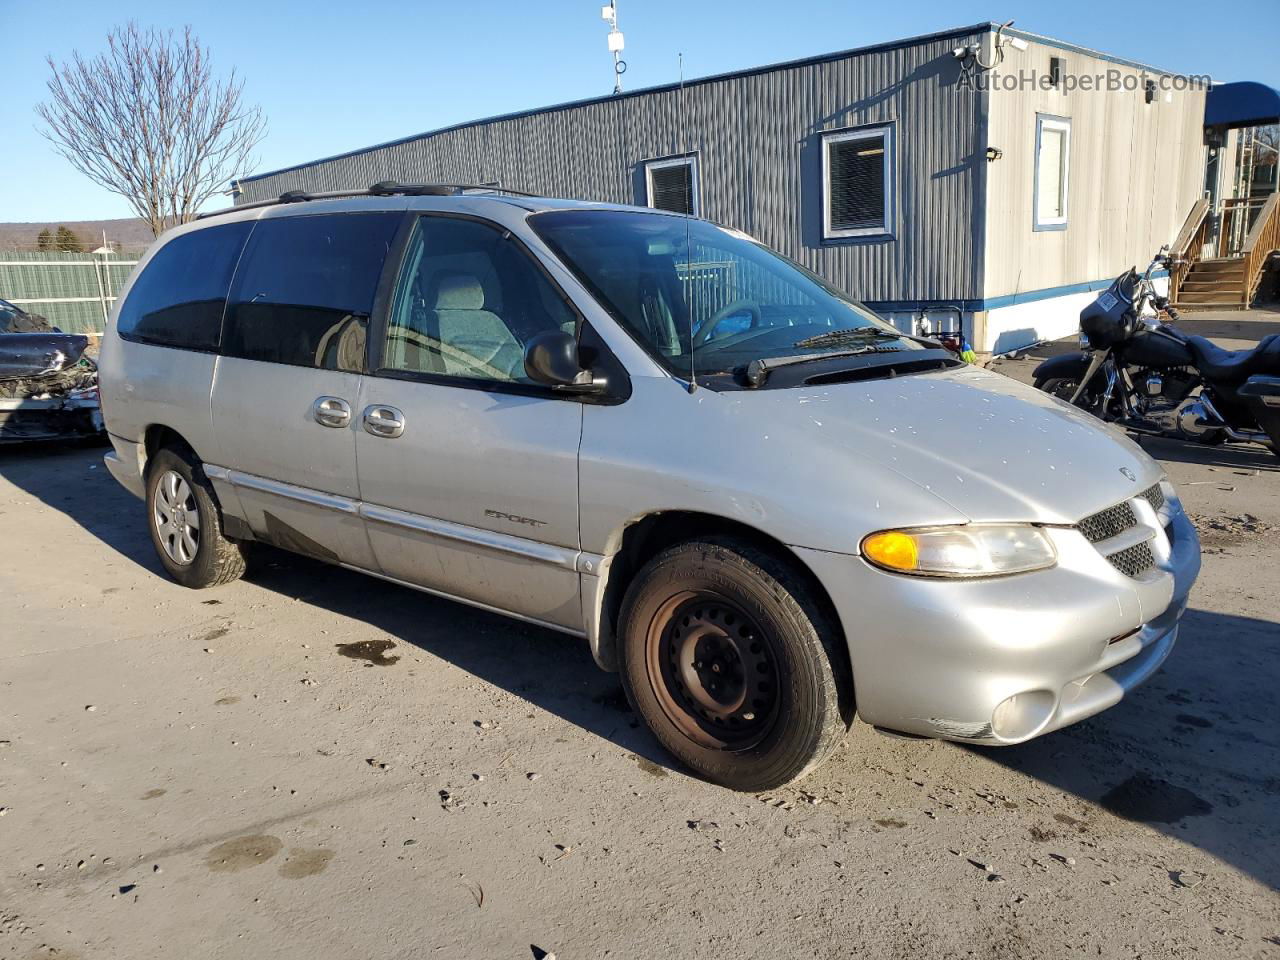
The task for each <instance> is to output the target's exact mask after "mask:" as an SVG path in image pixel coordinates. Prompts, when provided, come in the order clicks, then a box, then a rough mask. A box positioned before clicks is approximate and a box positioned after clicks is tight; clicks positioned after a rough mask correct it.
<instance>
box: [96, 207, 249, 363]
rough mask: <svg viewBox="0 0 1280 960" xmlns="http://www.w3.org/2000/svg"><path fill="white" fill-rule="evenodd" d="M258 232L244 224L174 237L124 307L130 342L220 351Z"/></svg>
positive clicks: (121, 327) (121, 322)
mask: <svg viewBox="0 0 1280 960" xmlns="http://www.w3.org/2000/svg"><path fill="white" fill-rule="evenodd" d="M252 229H253V221H251V220H241V221H240V222H238V223H227V224H222V225H221V226H216V227H205V228H204V229H203V230H195V231H192V232H191V233H185V234H183V235H182V236H179V237H174V238H173V239H172V240H170V241H169V242H168V243H166V244H165V245H164V246H163V247H161V248H160V249H159V250H157V251H156V254H155V256H153V257H152V258H151V260H150V261H149V262H148V263H147V265H146V267H144V268H143V270H142V273H141V274H139V276H138V279H136V280H135V281H134V282H133V287H132V288H131V289H130V291H129V296H128V297H126V298H125V301H124V303H123V304H122V305H121V306H120V313H119V316H118V317H117V319H116V330H117V331H118V332H119V334H120V336H122V337H124V338H125V339H126V340H137V341H141V342H143V343H154V344H158V345H160V346H166V347H181V348H183V349H187V350H217V349H218V340H219V334H220V331H221V329H222V312H223V309H224V308H225V307H226V304H227V288H228V287H229V286H231V274H232V273H233V272H234V271H235V268H236V261H237V260H238V259H239V257H240V251H241V249H242V248H243V247H244V241H245V238H246V237H247V236H249V231H250V230H252Z"/></svg>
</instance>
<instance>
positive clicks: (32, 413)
mask: <svg viewBox="0 0 1280 960" xmlns="http://www.w3.org/2000/svg"><path fill="white" fill-rule="evenodd" d="M102 430H103V426H102V410H101V409H100V408H99V406H98V399H97V397H96V396H93V395H84V396H42V397H0V443H24V442H27V441H31V440H65V439H70V438H75V437H94V436H98V435H99V434H101V433H102Z"/></svg>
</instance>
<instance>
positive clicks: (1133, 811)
mask: <svg viewBox="0 0 1280 960" xmlns="http://www.w3.org/2000/svg"><path fill="white" fill-rule="evenodd" d="M1278 653H1280V624H1277V623H1275V622H1272V621H1267V620H1259V619H1254V618H1251V617H1239V616H1231V615H1227V614H1220V613H1213V612H1210V611H1207V610H1199V609H1191V610H1188V611H1187V613H1186V615H1185V617H1184V618H1183V621H1182V626H1181V629H1180V633H1179V638H1178V643H1177V645H1176V646H1175V647H1174V650H1173V653H1172V654H1171V656H1170V657H1169V659H1168V660H1167V661H1166V662H1165V664H1164V665H1163V666H1162V667H1161V669H1160V671H1159V672H1157V673H1156V675H1155V676H1154V677H1152V678H1151V679H1150V680H1149V681H1148V682H1147V683H1146V684H1145V685H1143V686H1142V687H1139V688H1138V689H1136V690H1135V691H1133V692H1132V693H1131V694H1130V695H1129V696H1128V697H1126V698H1125V699H1124V700H1123V701H1122V702H1121V703H1120V704H1118V705H1117V706H1115V707H1113V708H1112V709H1110V710H1108V711H1105V712H1104V713H1102V714H1099V715H1098V716H1096V717H1093V718H1090V719H1089V720H1086V721H1084V722H1082V723H1079V724H1077V725H1075V726H1072V727H1068V728H1066V729H1064V730H1060V731H1058V732H1057V733H1054V734H1050V735H1049V736H1046V737H1042V738H1040V739H1038V740H1032V741H1030V742H1029V743H1025V744H1021V745H1019V746H1015V747H1005V748H1001V749H990V750H989V749H984V748H981V747H966V748H965V749H968V750H970V751H971V752H972V753H974V754H975V755H976V756H980V757H981V758H982V759H983V760H985V761H987V762H990V763H995V764H1000V765H1002V766H1005V767H1008V768H1009V769H1012V770H1016V771H1018V772H1020V773H1023V774H1026V775H1028V776H1031V777H1034V778H1036V779H1037V780H1040V781H1042V782H1044V783H1046V784H1050V785H1052V786H1054V787H1056V788H1057V789H1059V790H1063V791H1066V792H1069V793H1071V794H1074V795H1075V796H1077V797H1080V798H1081V799H1082V800H1086V801H1089V802H1090V803H1092V804H1096V805H1097V806H1098V807H1101V808H1102V809H1103V810H1106V811H1108V812H1110V813H1112V814H1115V815H1116V816H1118V817H1121V818H1122V819H1124V820H1129V821H1133V822H1136V823H1142V824H1146V825H1147V826H1149V827H1151V828H1152V829H1156V830H1159V831H1161V832H1163V833H1165V834H1167V835H1169V836H1172V837H1176V838H1177V839H1178V840H1180V841H1182V842H1183V843H1187V844H1191V845H1193V846H1195V847H1198V848H1200V849H1201V850H1203V851H1205V852H1206V853H1209V854H1212V855H1213V856H1214V857H1217V858H1218V859H1219V860H1221V861H1223V862H1225V863H1228V864H1231V865H1232V866H1233V867H1235V868H1236V869H1238V870H1240V871H1242V872H1245V873H1247V874H1249V875H1250V876H1252V877H1254V878H1255V879H1257V880H1258V881H1259V882H1261V883H1264V884H1266V885H1267V886H1269V887H1270V888H1272V889H1273V890H1280V848H1278V847H1277V846H1276V844H1274V843H1272V842H1270V840H1269V839H1264V838H1269V837H1270V835H1271V834H1273V833H1274V829H1275V828H1274V824H1275V823H1276V821H1277V818H1278V817H1280V733H1277V731H1276V727H1275V722H1274V712H1275V702H1276V701H1275V684H1276V682H1277V680H1278V679H1280V676H1278V675H1280V667H1278V666H1277V661H1278V659H1280V658H1278V657H1277V654H1278ZM1066 822H1067V823H1068V826H1067V827H1066V831H1067V832H1072V831H1073V830H1083V829H1090V828H1088V827H1086V826H1084V825H1082V824H1076V825H1074V827H1073V826H1072V825H1070V824H1071V820H1070V818H1068V820H1067V821H1066ZM1054 826H1055V828H1056V829H1058V830H1061V829H1062V828H1061V827H1056V824H1055V825H1054ZM1177 866H1178V865H1177V864H1173V863H1170V864H1168V867H1169V869H1171V870H1173V869H1176V868H1177Z"/></svg>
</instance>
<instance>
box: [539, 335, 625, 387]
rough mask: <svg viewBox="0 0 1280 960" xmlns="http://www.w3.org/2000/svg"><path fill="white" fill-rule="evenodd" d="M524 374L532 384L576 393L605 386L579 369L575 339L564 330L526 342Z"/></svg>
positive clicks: (588, 371)
mask: <svg viewBox="0 0 1280 960" xmlns="http://www.w3.org/2000/svg"><path fill="white" fill-rule="evenodd" d="M524 372H525V373H526V374H527V375H528V377H529V379H530V380H532V381H534V382H535V383H540V384H542V385H544V386H548V387H553V388H558V389H561V390H569V391H572V392H575V393H576V392H582V393H595V392H598V391H601V390H604V389H605V386H606V385H605V382H604V380H597V379H596V378H595V377H593V376H592V375H591V371H590V370H584V369H583V368H582V365H581V363H580V362H579V360H578V340H577V338H576V337H575V336H574V335H573V334H571V333H565V332H564V331H563V330H546V331H544V332H542V333H539V334H535V335H534V336H533V337H531V338H530V339H529V342H528V343H527V344H526V345H525V348H524Z"/></svg>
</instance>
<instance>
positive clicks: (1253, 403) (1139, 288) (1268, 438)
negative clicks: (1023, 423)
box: [1035, 247, 1280, 456]
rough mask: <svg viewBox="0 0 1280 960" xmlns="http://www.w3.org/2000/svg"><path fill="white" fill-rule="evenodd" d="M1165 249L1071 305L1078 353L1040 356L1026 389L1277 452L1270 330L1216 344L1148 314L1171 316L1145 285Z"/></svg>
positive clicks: (1279, 372)
mask: <svg viewBox="0 0 1280 960" xmlns="http://www.w3.org/2000/svg"><path fill="white" fill-rule="evenodd" d="M1167 251H1168V248H1167V247H1162V248H1161V249H1160V253H1158V254H1157V255H1156V257H1155V259H1154V260H1152V261H1151V264H1150V266H1148V267H1147V269H1146V272H1145V273H1142V274H1139V273H1138V271H1137V269H1136V268H1130V269H1129V270H1128V271H1126V272H1125V273H1123V274H1121V275H1120V276H1119V277H1117V278H1116V279H1115V282H1113V283H1112V284H1111V286H1110V287H1108V288H1107V289H1106V290H1104V291H1103V292H1102V293H1100V294H1099V295H1098V298H1097V299H1096V300H1094V301H1093V303H1091V304H1089V306H1087V307H1085V309H1084V310H1082V311H1081V312H1080V331H1081V334H1082V336H1081V347H1082V348H1083V352H1082V353H1079V354H1067V355H1064V356H1061V357H1053V358H1052V359H1050V360H1046V361H1045V362H1044V363H1042V364H1040V366H1038V367H1036V370H1035V385H1036V387H1038V388H1039V389H1041V390H1044V391H1046V392H1048V393H1052V394H1054V395H1055V396H1057V397H1061V398H1062V399H1064V400H1066V401H1068V402H1069V403H1072V404H1075V405H1076V406H1078V407H1082V408H1083V409H1085V410H1088V411H1090V412H1091V413H1093V414H1094V415H1095V416H1098V417H1100V418H1101V419H1103V420H1107V421H1111V422H1114V423H1117V424H1119V425H1121V426H1123V427H1124V428H1125V429H1127V430H1131V431H1133V432H1135V433H1139V434H1148V435H1152V436H1173V437H1178V438H1180V439H1183V440H1194V441H1197V442H1199V443H1204V444H1219V443H1223V442H1224V441H1227V440H1231V441H1236V442H1239V443H1255V444H1261V445H1262V446H1265V447H1267V448H1269V449H1270V450H1271V451H1272V453H1274V454H1276V456H1280V334H1273V335H1271V336H1269V337H1267V338H1265V339H1264V340H1262V341H1261V342H1260V343H1259V344H1258V345H1257V346H1256V347H1254V348H1253V349H1252V350H1223V349H1222V348H1221V347H1219V346H1217V345H1216V344H1214V343H1213V342H1212V341H1210V340H1206V339H1205V338H1204V337H1188V336H1185V335H1183V334H1182V332H1181V331H1179V330H1177V329H1176V328H1175V327H1174V326H1173V325H1172V322H1163V321H1161V320H1160V319H1158V313H1159V312H1160V311H1163V312H1164V313H1166V314H1167V315H1168V317H1169V318H1170V321H1176V320H1177V319H1178V314H1177V311H1176V310H1174V308H1173V307H1172V306H1170V304H1169V301H1168V299H1167V298H1165V297H1162V296H1159V295H1158V294H1157V293H1156V291H1155V288H1154V287H1153V285H1152V283H1151V273H1152V271H1153V270H1155V269H1156V268H1165V269H1168V268H1169V267H1171V266H1174V265H1176V261H1174V260H1173V259H1172V258H1170V257H1169V255H1168V253H1167ZM1148 307H1150V308H1152V310H1153V312H1152V313H1148Z"/></svg>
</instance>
